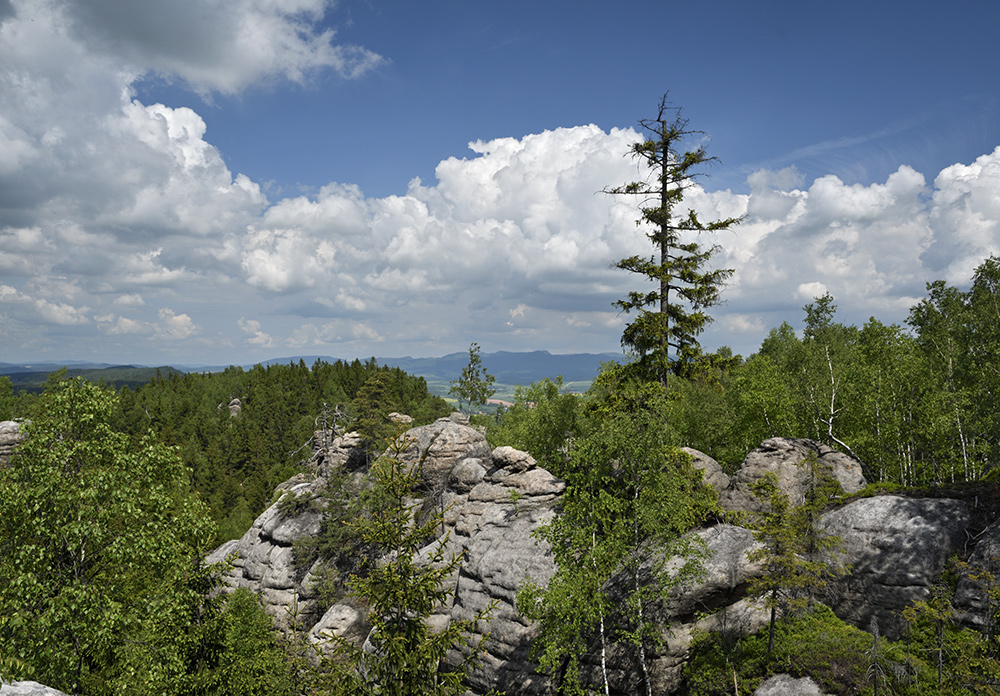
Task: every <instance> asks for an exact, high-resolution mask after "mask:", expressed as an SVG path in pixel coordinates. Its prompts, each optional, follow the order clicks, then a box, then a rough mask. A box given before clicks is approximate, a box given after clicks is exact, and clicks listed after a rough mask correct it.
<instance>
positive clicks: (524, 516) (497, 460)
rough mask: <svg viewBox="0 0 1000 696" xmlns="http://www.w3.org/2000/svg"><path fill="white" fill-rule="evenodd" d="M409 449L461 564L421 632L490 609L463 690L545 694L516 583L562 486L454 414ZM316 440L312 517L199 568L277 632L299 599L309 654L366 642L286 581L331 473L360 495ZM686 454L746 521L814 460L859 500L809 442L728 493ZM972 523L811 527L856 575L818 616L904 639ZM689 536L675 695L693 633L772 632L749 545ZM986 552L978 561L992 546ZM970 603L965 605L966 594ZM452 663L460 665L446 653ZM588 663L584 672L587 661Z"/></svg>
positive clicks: (672, 618) (546, 558)
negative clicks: (227, 566) (916, 608)
mask: <svg viewBox="0 0 1000 696" xmlns="http://www.w3.org/2000/svg"><path fill="white" fill-rule="evenodd" d="M406 437H407V439H408V445H407V447H406V448H405V450H404V452H403V458H404V460H405V461H407V462H409V463H410V464H412V465H414V466H416V465H419V466H420V470H421V475H422V479H421V480H422V483H421V490H420V494H421V495H422V496H423V500H422V503H421V504H423V505H425V506H430V505H433V506H435V507H436V508H437V509H439V510H444V511H445V512H444V525H443V529H442V533H443V534H447V535H448V537H447V538H448V544H449V550H450V551H451V552H453V553H455V554H457V555H459V556H460V557H461V558H462V564H461V567H460V570H459V571H458V572H457V573H456V574H455V576H454V577H453V578H452V580H451V582H452V583H453V587H454V594H453V597H452V599H451V601H450V603H449V604H448V605H447V606H444V607H441V608H440V609H439V610H438V613H437V614H436V616H435V617H433V622H434V623H436V624H444V623H446V622H448V621H450V620H454V619H468V618H471V617H473V616H474V615H475V614H476V613H477V612H478V611H479V610H481V609H482V608H484V607H486V606H488V605H489V603H490V602H492V601H496V602H497V603H498V604H497V608H496V610H495V611H494V613H493V618H492V621H491V622H490V626H489V632H490V638H489V640H488V642H487V654H486V656H485V659H484V661H483V664H482V666H481V668H480V669H479V670H478V671H476V672H474V673H473V674H472V676H471V680H470V687H471V693H473V694H485V693H487V692H488V691H490V690H491V689H496V690H498V691H506V692H507V693H511V694H514V693H516V694H528V695H532V694H549V693H551V692H552V684H551V683H550V680H549V679H548V678H547V677H546V676H544V675H539V674H537V672H536V670H535V668H536V665H535V663H534V662H533V661H532V660H531V659H530V654H529V653H530V646H531V642H532V640H533V638H534V635H535V629H534V627H533V626H532V625H531V624H530V623H528V622H527V621H525V620H524V619H523V618H522V617H521V616H520V615H519V614H518V612H517V611H516V608H515V598H516V594H517V590H518V588H519V587H520V585H521V584H522V583H523V582H524V581H525V580H527V579H529V578H530V579H533V580H534V581H535V582H537V583H540V584H544V583H546V582H547V581H548V580H549V579H550V578H551V577H552V575H553V573H554V572H555V565H554V562H553V560H552V557H551V554H550V553H549V549H548V547H547V546H546V544H545V543H543V542H540V541H538V540H537V539H536V538H535V537H534V536H533V534H534V532H535V531H536V530H537V529H538V528H539V526H540V525H542V524H544V523H545V522H546V521H547V520H549V519H551V518H552V516H553V515H554V514H555V511H556V508H557V505H558V501H559V496H560V495H561V493H562V492H563V490H564V484H563V482H562V481H560V480H559V479H557V478H556V477H554V476H553V475H552V474H551V473H549V472H548V471H546V470H545V469H542V468H539V467H538V466H537V464H536V462H535V460H534V459H533V458H532V457H531V456H530V455H528V454H526V453H524V452H520V451H517V450H514V449H512V448H510V447H499V448H496V449H494V450H492V451H491V450H490V448H489V445H488V444H487V442H486V439H485V437H484V436H483V434H482V433H480V432H479V431H477V430H476V429H475V428H472V427H470V426H469V425H468V421H467V419H466V418H465V416H462V415H461V414H453V416H452V417H449V418H443V419H439V420H438V421H436V422H434V423H432V424H431V425H427V426H422V427H419V428H413V429H411V430H409V431H408V432H407V433H406ZM314 441H315V442H316V443H317V446H316V450H315V453H314V456H313V459H312V462H311V464H312V469H311V473H310V474H300V475H299V476H297V477H295V478H293V479H292V480H290V481H288V482H286V483H285V484H283V485H282V487H281V488H283V489H284V490H286V491H288V492H289V495H291V494H296V495H298V496H300V497H301V498H302V499H303V500H306V499H309V498H312V497H316V498H317V500H316V504H315V505H295V506H294V508H295V512H294V513H288V512H287V510H289V509H291V507H289V506H285V508H286V512H282V511H281V506H280V505H277V504H276V505H274V506H272V507H271V508H269V509H268V510H267V511H265V512H264V513H263V514H262V515H261V516H260V517H259V518H258V519H257V520H256V521H255V522H254V525H253V527H252V528H251V529H250V530H249V531H248V532H247V534H245V535H244V536H243V538H241V539H240V540H237V541H233V542H229V543H227V544H226V545H224V546H223V547H220V549H218V550H217V551H216V552H215V553H213V555H212V557H211V559H210V560H221V559H222V558H224V557H225V556H226V555H228V554H234V558H235V566H234V569H233V573H232V574H231V575H230V577H229V582H230V583H231V585H233V586H245V587H249V588H251V589H253V590H255V591H257V592H259V593H261V595H262V596H263V598H264V601H265V603H266V607H267V609H268V611H269V612H270V613H271V614H272V616H274V617H275V618H276V620H277V621H278V623H279V625H280V624H282V623H283V622H286V621H287V616H288V610H287V605H288V604H289V603H291V602H292V601H293V600H296V601H297V602H298V611H299V613H300V616H301V617H302V618H304V619H305V620H306V623H307V624H308V625H311V626H312V628H311V630H310V633H309V635H310V637H311V639H312V640H314V641H316V642H322V641H323V640H324V638H325V637H328V636H330V635H338V636H342V637H345V638H347V639H349V640H353V641H356V642H357V644H359V645H360V644H361V643H363V642H364V641H365V639H366V637H367V634H368V631H369V629H370V627H369V626H368V623H367V608H366V607H365V606H363V605H361V604H360V603H359V602H358V601H357V600H355V599H351V598H348V599H345V600H343V601H341V602H338V603H336V604H335V605H333V606H331V607H327V608H323V607H320V606H319V605H318V603H317V601H316V598H315V597H314V596H313V594H312V581H313V574H314V572H315V568H309V569H301V568H297V567H296V566H295V564H294V554H293V551H292V544H293V542H294V541H295V539H297V538H301V537H303V536H308V535H310V534H315V533H316V530H318V529H319V525H320V520H321V518H322V514H323V513H322V500H321V493H322V492H323V487H324V485H325V483H326V480H327V479H328V478H329V477H330V475H331V473H332V472H335V471H346V472H348V473H349V474H350V475H351V476H354V477H356V478H357V479H358V480H360V478H361V472H362V470H363V469H364V467H365V465H366V463H367V462H366V458H365V457H364V456H363V455H362V454H361V453H360V452H359V451H358V450H357V449H356V446H357V445H358V444H359V440H358V439H357V437H356V436H354V435H353V434H349V435H345V436H342V437H339V438H334V437H333V433H332V432H331V431H327V432H325V433H322V432H321V433H317V435H316V437H315V438H314ZM689 453H690V454H691V455H692V456H693V457H694V459H695V461H696V463H697V465H698V466H699V468H701V469H702V470H703V472H704V479H705V481H706V482H707V483H709V484H710V485H712V486H713V487H716V488H717V490H719V489H721V495H720V497H721V498H722V500H723V501H724V504H725V505H726V506H727V507H728V508H729V509H730V510H743V511H746V510H753V509H755V506H756V499H755V498H752V496H750V494H749V487H750V486H751V485H752V483H753V482H754V481H755V480H757V479H758V478H759V477H760V476H762V475H763V473H764V472H767V471H774V472H775V473H776V474H777V475H778V476H779V481H780V482H781V485H782V487H783V489H784V490H785V492H786V493H787V494H788V495H789V496H790V498H791V499H792V501H793V502H798V501H800V500H801V497H802V492H803V490H804V485H805V474H806V473H807V472H805V471H804V470H803V468H801V467H799V466H796V465H797V464H798V463H799V462H801V461H803V460H804V459H805V458H806V457H807V456H809V455H810V453H815V454H816V456H817V457H818V459H819V461H820V462H821V463H825V464H828V465H829V466H830V467H831V469H832V471H833V474H834V476H835V477H837V479H838V480H839V481H840V482H841V485H842V487H843V488H844V489H845V490H846V491H848V492H850V491H855V490H858V489H859V488H860V487H861V486H863V485H864V479H863V478H862V477H861V472H860V466H859V465H858V463H857V462H856V461H855V460H853V459H851V458H849V457H846V456H845V455H842V454H840V453H838V452H836V451H834V450H832V449H830V448H828V447H826V446H824V445H820V444H818V443H815V442H812V441H809V440H791V439H786V438H774V439H771V440H767V441H765V442H764V443H763V444H762V446H761V447H760V448H759V449H757V450H755V451H754V452H752V453H750V455H748V457H747V460H746V462H745V463H744V466H743V468H742V469H741V470H740V471H738V472H737V473H736V474H735V475H734V476H733V477H732V481H731V482H729V483H727V477H726V476H725V474H724V473H723V472H722V471H721V468H720V467H718V465H717V464H716V463H715V462H714V461H713V460H711V459H710V458H709V457H705V456H704V455H702V454H701V453H698V452H696V451H694V450H691V451H689ZM317 505H318V507H317ZM968 523H969V515H968V511H967V510H966V509H965V506H964V504H963V503H961V502H958V501H954V500H929V499H927V500H923V499H921V500H912V499H906V498H902V497H898V496H881V497H876V498H869V499H862V500H858V501H855V502H853V503H850V504H849V505H845V506H844V507H843V508H841V509H838V510H834V511H832V512H829V513H827V514H826V515H825V516H824V518H823V522H822V525H823V528H824V529H825V530H826V531H828V532H830V533H832V534H836V535H839V536H840V537H841V538H842V540H843V544H842V546H841V548H840V550H839V551H838V552H837V553H836V555H835V560H837V561H838V562H844V563H848V564H850V565H851V566H852V568H853V570H852V572H851V574H850V575H849V576H846V577H845V578H844V579H843V580H842V581H840V582H837V583H834V584H833V585H831V586H830V588H829V590H828V592H827V593H826V595H824V599H825V602H826V603H827V604H829V605H830V606H831V607H833V609H834V610H835V611H836V612H837V613H838V615H839V616H841V618H843V619H845V620H847V621H849V622H851V623H853V624H854V625H856V626H858V627H860V628H862V629H868V628H869V627H870V622H871V619H872V618H873V617H874V618H875V619H876V620H877V621H878V625H879V628H880V630H881V631H882V633H883V634H886V635H890V636H891V635H893V634H898V632H899V630H900V627H901V625H900V623H899V619H898V616H897V615H896V612H898V611H899V610H900V609H901V608H902V607H903V606H905V605H906V604H908V603H909V602H912V601H914V600H917V599H922V598H925V597H926V596H927V593H928V591H929V587H930V585H931V584H932V583H933V582H935V581H936V579H937V578H938V577H939V575H940V573H941V570H942V568H943V566H944V563H945V561H946V559H947V558H948V557H949V556H950V555H951V554H952V553H953V552H954V551H955V550H956V549H957V548H959V546H960V545H961V544H962V543H964V541H965V528H966V526H967V525H968ZM694 533H695V534H697V535H698V536H699V537H700V538H701V539H702V540H703V541H704V543H705V546H706V548H707V549H708V551H709V554H708V557H707V559H706V561H705V572H704V574H703V576H702V578H701V579H699V580H698V581H697V582H695V583H692V584H690V585H688V586H686V587H684V588H681V590H680V591H678V592H677V593H676V594H675V596H674V597H673V598H672V599H671V600H670V601H668V602H666V603H664V604H663V605H661V606H655V607H651V611H652V612H654V613H655V615H656V616H657V618H658V619H659V620H660V622H661V623H662V625H663V626H664V629H663V630H664V633H663V636H664V643H663V645H662V646H661V647H660V648H657V649H655V650H651V655H650V657H651V665H650V666H651V672H652V676H653V679H654V685H655V691H656V693H663V694H669V693H673V692H674V691H675V690H676V689H677V688H678V687H679V686H680V682H681V672H682V669H683V666H684V663H685V661H686V659H687V653H688V650H689V647H690V643H691V640H692V637H693V636H694V635H695V634H696V633H697V632H699V631H728V632H734V633H749V632H753V631H755V630H757V629H758V628H760V627H761V626H763V625H765V624H766V622H767V618H768V613H767V611H765V610H764V609H763V607H762V606H761V605H760V604H759V603H758V602H757V601H756V600H754V599H753V598H750V597H747V596H746V588H747V583H748V582H749V581H750V580H751V579H752V578H754V577H756V576H757V575H759V574H760V573H761V572H762V568H761V567H759V566H755V565H752V564H750V563H749V562H748V561H747V559H746V553H747V551H748V550H750V549H751V548H753V547H754V545H755V543H756V542H755V541H754V539H753V533H752V532H751V531H750V530H748V529H744V528H742V527H738V526H735V525H732V524H719V525H714V526H711V527H707V528H704V529H700V530H697V531H696V532H694ZM997 534H998V535H1000V531H998V532H997ZM985 536H986V535H984V538H985ZM990 538H992V537H990ZM983 543H985V542H983ZM991 543H992V542H991ZM983 548H984V549H987V550H986V551H984V553H986V554H987V555H989V552H988V549H989V548H991V547H988V546H986V545H984V546H983ZM425 551H426V550H425ZM994 555H995V554H994ZM612 582H614V581H612ZM970 592H972V594H973V595H974V594H975V588H973V589H972V590H970ZM970 606H972V605H970ZM321 609H322V610H323V611H322V615H320V613H321V612H320V610H321ZM475 638H478V636H473V639H475ZM452 661H457V654H456V655H453V656H452ZM591 663H592V666H595V665H596V656H594V658H593V660H591ZM609 667H610V676H611V680H612V685H613V690H612V693H615V694H619V695H624V694H630V693H634V689H635V688H636V686H637V678H638V675H637V674H636V670H635V666H634V661H633V659H632V657H631V656H630V655H628V654H626V653H624V652H623V651H621V650H613V651H612V653H611V654H610V655H609ZM789 679H791V678H790V677H789V678H787V679H778V680H777V681H775V682H774V683H773V684H767V685H762V687H761V688H765V687H766V688H767V689H778V688H783V689H785V690H784V691H763V692H760V693H765V694H772V693H774V694H776V693H816V694H818V693H819V691H818V690H816V691H802V690H801V689H809V688H811V687H809V686H808V684H802V683H800V682H801V680H799V682H794V680H793V682H788V680H789ZM789 684H791V685H789ZM782 685H784V686H782ZM813 686H815V685H813ZM788 689H792V690H788ZM794 689H800V691H795V690H794Z"/></svg>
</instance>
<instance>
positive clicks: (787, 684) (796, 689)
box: [753, 674, 825, 696]
mask: <svg viewBox="0 0 1000 696" xmlns="http://www.w3.org/2000/svg"><path fill="white" fill-rule="evenodd" d="M753 696H825V695H824V692H822V691H820V690H819V685H818V684H817V683H816V682H814V681H813V680H812V679H810V678H809V677H802V678H801V679H796V678H795V677H792V676H791V675H788V674H776V675H774V676H773V677H771V678H770V679H768V680H766V681H764V682H763V683H761V685H760V686H758V687H757V690H756V691H754V692H753Z"/></svg>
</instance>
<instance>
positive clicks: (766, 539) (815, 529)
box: [747, 455, 841, 651]
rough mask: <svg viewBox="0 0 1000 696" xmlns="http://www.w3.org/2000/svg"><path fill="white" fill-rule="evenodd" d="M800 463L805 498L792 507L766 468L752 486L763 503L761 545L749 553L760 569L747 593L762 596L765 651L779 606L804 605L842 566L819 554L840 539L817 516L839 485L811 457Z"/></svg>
mask: <svg viewBox="0 0 1000 696" xmlns="http://www.w3.org/2000/svg"><path fill="white" fill-rule="evenodd" d="M801 465H802V466H807V467H809V474H810V476H809V481H810V485H809V486H808V488H807V492H806V500H805V501H804V503H803V504H802V505H799V506H797V507H793V506H792V505H791V504H790V503H789V500H788V496H787V495H785V494H784V493H783V492H782V491H781V489H780V488H779V487H778V479H777V476H776V475H775V474H774V473H773V472H767V473H766V474H765V475H764V476H763V477H761V478H760V479H759V480H758V481H757V482H756V483H754V485H753V493H754V495H755V496H756V497H757V498H758V499H760V500H761V501H762V502H763V503H764V504H765V506H766V510H765V512H763V513H762V514H760V515H759V518H758V521H757V524H756V528H755V530H754V539H755V540H756V541H758V542H760V544H761V545H760V546H758V547H756V548H754V549H752V550H751V551H748V552H747V560H748V561H750V562H751V563H763V565H764V573H763V574H762V575H761V576H759V577H757V578H754V579H753V580H751V581H750V585H749V587H748V589H747V591H748V593H749V594H751V595H755V596H758V597H763V598H764V606H766V607H767V608H768V609H769V610H770V612H771V617H770V622H769V641H768V650H769V651H770V650H771V649H772V648H773V647H774V629H775V624H776V619H777V613H778V610H779V609H780V610H782V611H783V612H795V611H798V610H801V609H803V608H804V607H806V606H807V605H808V603H809V602H810V600H811V598H812V594H813V592H814V591H815V590H816V589H818V588H819V587H822V586H823V585H824V584H825V583H826V582H827V580H828V579H829V578H830V577H832V576H833V575H835V574H836V573H838V572H841V569H833V568H831V567H830V566H829V564H828V563H827V562H825V561H824V560H822V559H821V554H822V552H825V551H829V550H830V549H832V548H834V547H835V546H837V545H838V544H839V543H840V539H839V538H838V537H835V536H832V535H829V534H824V533H823V532H821V531H820V529H819V515H820V513H821V512H822V508H823V506H824V505H825V504H826V503H827V502H828V501H829V500H830V497H831V494H833V493H834V492H835V491H838V490H839V488H840V487H839V485H838V484H837V483H836V481H834V480H833V478H832V476H830V475H829V474H828V473H827V472H824V471H823V470H822V469H821V467H820V465H819V463H818V461H817V459H816V457H815V455H813V456H810V457H809V458H808V459H807V460H806V461H805V462H802V464H801Z"/></svg>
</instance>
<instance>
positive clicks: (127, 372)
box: [0, 363, 184, 392]
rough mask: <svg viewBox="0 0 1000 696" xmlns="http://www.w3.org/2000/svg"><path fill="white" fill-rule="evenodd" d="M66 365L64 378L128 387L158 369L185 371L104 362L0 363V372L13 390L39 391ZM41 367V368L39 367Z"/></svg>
mask: <svg viewBox="0 0 1000 696" xmlns="http://www.w3.org/2000/svg"><path fill="white" fill-rule="evenodd" d="M63 367H66V376H67V377H83V378H84V379H85V380H87V381H89V382H104V384H107V385H111V386H114V387H116V388H119V389H120V388H121V387H125V386H128V387H129V388H131V389H134V388H136V387H140V386H142V385H143V384H146V383H147V382H149V380H151V379H153V378H154V377H155V376H156V374H157V372H159V374H160V376H162V377H164V378H167V377H170V375H172V374H178V375H180V374H184V373H183V372H182V371H181V370H178V369H176V368H173V367H168V366H162V367H144V366H136V365H108V364H106V363H36V364H33V365H11V364H10V363H0V375H5V376H6V377H7V378H8V379H9V380H10V382H11V384H12V385H13V387H14V389H16V390H24V391H29V392H39V391H41V390H42V385H44V384H45V381H46V380H47V379H48V378H49V375H50V374H52V373H53V372H56V371H57V370H60V369H62V368H63ZM39 368H44V369H39Z"/></svg>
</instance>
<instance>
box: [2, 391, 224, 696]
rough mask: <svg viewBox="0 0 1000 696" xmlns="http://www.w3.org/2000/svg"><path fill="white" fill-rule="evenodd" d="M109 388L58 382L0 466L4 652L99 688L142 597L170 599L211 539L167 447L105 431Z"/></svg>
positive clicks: (72, 683)
mask: <svg viewBox="0 0 1000 696" xmlns="http://www.w3.org/2000/svg"><path fill="white" fill-rule="evenodd" d="M115 407H116V400H115V396H114V394H113V392H110V391H107V390H104V389H101V388H99V387H97V386H94V385H92V384H89V383H86V382H83V381H80V380H75V381H70V382H63V383H59V384H57V385H55V386H54V387H53V388H52V389H50V391H49V392H47V393H46V395H45V396H44V397H43V399H42V402H41V408H40V410H39V411H38V412H37V413H36V415H35V418H34V420H33V421H32V423H31V425H30V426H29V427H28V430H27V432H28V439H27V441H26V442H25V443H24V444H23V445H22V446H21V447H20V448H19V451H18V455H17V456H16V457H14V458H13V460H12V462H11V467H10V468H9V469H6V470H0V489H2V490H3V491H4V495H3V496H0V544H2V549H3V553H2V554H0V616H4V617H17V621H15V620H13V619H8V620H7V621H5V622H3V623H2V624H0V659H4V660H7V661H10V660H11V659H15V658H16V659H17V660H19V661H20V662H21V664H23V672H21V674H22V675H27V676H30V677H32V678H35V679H38V680H39V681H44V682H46V683H47V684H50V685H53V686H56V687H58V688H62V689H63V690H80V689H83V688H85V685H89V686H88V687H86V688H88V689H95V690H98V689H99V688H100V687H99V686H98V685H99V684H101V683H105V682H106V681H107V679H108V678H109V676H108V675H109V674H110V672H109V670H110V669H111V668H112V666H113V665H114V664H115V663H116V661H117V659H118V657H119V656H120V654H121V651H122V650H123V649H124V646H125V645H126V644H127V643H128V641H129V639H130V638H135V636H136V635H137V634H138V633H139V632H141V630H142V626H141V617H143V616H144V610H145V607H146V605H147V604H148V603H150V602H155V601H159V600H160V598H162V597H163V596H165V595H167V596H172V595H173V594H174V593H175V592H176V591H177V590H176V588H177V584H176V583H178V582H179V581H180V579H181V578H182V576H183V573H184V572H185V568H187V567H190V564H191V562H192V559H193V558H197V557H199V556H200V554H202V553H203V552H204V551H205V550H206V549H207V545H208V543H209V541H210V539H211V537H212V535H213V532H214V530H213V528H212V525H211V524H210V522H209V521H208V519H207V515H206V510H205V509H204V507H203V506H201V505H200V504H199V503H198V502H197V500H195V499H194V498H193V497H192V496H191V495H190V492H189V490H188V484H187V477H186V472H184V470H183V468H182V467H181V465H180V462H179V461H178V459H177V456H176V454H175V453H173V452H172V451H171V450H169V449H167V448H166V447H163V446H162V445H159V444H157V443H156V441H155V439H154V438H153V437H152V436H146V437H144V438H142V440H140V441H139V442H138V443H135V444H133V443H132V442H131V440H130V439H129V438H128V436H126V435H125V434H123V433H121V432H119V431H117V430H116V429H115V428H114V427H113V426H112V416H113V414H114V412H115Z"/></svg>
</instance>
